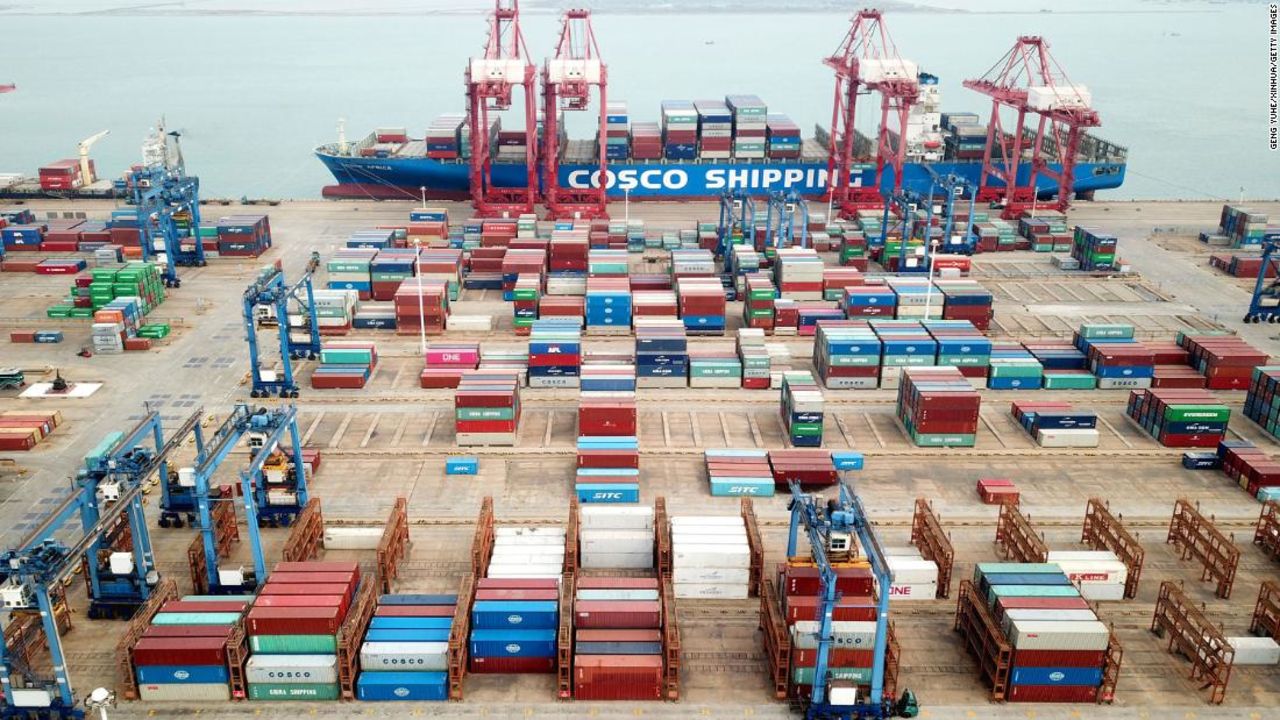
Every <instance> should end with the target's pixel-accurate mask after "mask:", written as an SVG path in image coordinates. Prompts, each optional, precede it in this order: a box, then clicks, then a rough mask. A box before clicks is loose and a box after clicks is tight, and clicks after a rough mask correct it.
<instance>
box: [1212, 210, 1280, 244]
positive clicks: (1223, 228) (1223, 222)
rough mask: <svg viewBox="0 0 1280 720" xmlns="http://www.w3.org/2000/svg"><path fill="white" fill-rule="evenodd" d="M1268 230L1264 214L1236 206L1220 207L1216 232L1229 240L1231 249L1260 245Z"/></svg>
mask: <svg viewBox="0 0 1280 720" xmlns="http://www.w3.org/2000/svg"><path fill="white" fill-rule="evenodd" d="M1268 230H1269V228H1268V227H1267V216H1266V214H1265V213H1260V212H1257V211H1255V210H1253V209H1251V208H1245V207H1240V206H1238V205H1223V206H1222V215H1221V216H1220V217H1219V219H1218V232H1219V233H1221V234H1223V235H1225V236H1227V237H1229V238H1231V247H1249V246H1256V245H1261V244H1262V239H1263V238H1264V237H1266V236H1267V234H1268Z"/></svg>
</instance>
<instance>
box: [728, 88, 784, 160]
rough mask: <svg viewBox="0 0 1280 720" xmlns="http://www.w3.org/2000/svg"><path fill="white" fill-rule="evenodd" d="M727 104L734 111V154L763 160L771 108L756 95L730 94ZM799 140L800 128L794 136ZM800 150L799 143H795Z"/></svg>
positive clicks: (737, 156) (744, 157)
mask: <svg viewBox="0 0 1280 720" xmlns="http://www.w3.org/2000/svg"><path fill="white" fill-rule="evenodd" d="M724 101H725V105H726V106H728V108H729V110H730V111H731V112H732V113H733V156H734V157H736V158H741V159H744V160H763V159H764V157H765V143H766V136H767V134H768V133H767V131H768V127H769V122H768V120H769V108H768V107H767V106H766V105H765V104H764V101H763V100H761V99H760V98H758V97H756V96H755V95H728V96H726V97H725V99H724ZM794 137H795V138H796V139H797V140H799V137H800V132H799V128H796V133H795V136H794ZM795 148H796V150H799V143H798V142H797V143H795Z"/></svg>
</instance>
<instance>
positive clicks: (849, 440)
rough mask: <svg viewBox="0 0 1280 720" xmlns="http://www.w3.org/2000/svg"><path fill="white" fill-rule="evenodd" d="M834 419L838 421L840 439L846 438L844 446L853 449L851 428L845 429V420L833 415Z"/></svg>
mask: <svg viewBox="0 0 1280 720" xmlns="http://www.w3.org/2000/svg"><path fill="white" fill-rule="evenodd" d="M832 417H834V418H835V419H836V427H837V428H839V430H840V437H842V438H844V444H845V445H847V446H848V447H853V438H851V437H849V428H847V427H845V425H844V418H842V417H840V416H839V415H835V414H832Z"/></svg>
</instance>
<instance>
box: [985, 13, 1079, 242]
mask: <svg viewBox="0 0 1280 720" xmlns="http://www.w3.org/2000/svg"><path fill="white" fill-rule="evenodd" d="M964 86H965V87H967V88H969V89H970V90H976V91H977V92H980V93H982V94H983V95H986V96H988V97H990V98H991V122H990V123H989V124H988V125H987V145H986V150H985V152H984V153H983V157H982V174H981V176H980V178H979V181H978V200H979V201H981V202H991V201H996V202H999V203H1000V204H1002V205H1003V206H1004V212H1003V213H1002V216H1003V217H1004V218H1005V219H1007V220H1011V219H1015V218H1017V217H1018V216H1019V215H1020V214H1021V213H1022V211H1023V210H1025V209H1028V208H1030V207H1031V206H1032V205H1033V204H1035V202H1036V193H1037V187H1036V182H1037V180H1038V178H1039V177H1040V176H1041V175H1043V176H1046V177H1049V178H1052V179H1053V180H1056V181H1057V183H1058V193H1057V199H1056V201H1055V202H1053V203H1050V204H1048V205H1047V207H1050V208H1053V209H1055V210H1058V211H1065V210H1066V209H1067V208H1068V207H1070V205H1071V193H1072V190H1073V188H1074V187H1075V166H1076V155H1077V154H1078V152H1079V149H1080V138H1081V135H1082V134H1083V133H1084V130H1085V128H1093V127H1099V126H1100V125H1101V124H1102V121H1101V119H1100V118H1099V117H1098V113H1097V111H1096V110H1094V109H1093V107H1092V98H1091V96H1090V94H1089V90H1088V88H1086V87H1085V86H1083V85H1074V84H1072V83H1071V81H1070V80H1069V79H1068V78H1067V74H1066V72H1064V71H1063V69H1062V67H1061V66H1060V65H1058V62H1057V60H1054V58H1053V55H1051V54H1050V53H1049V42H1048V41H1047V40H1045V39H1044V38H1042V37H1039V36H1034V35H1024V36H1021V37H1019V38H1018V41H1017V42H1016V43H1014V46H1013V49H1011V50H1010V51H1009V52H1007V53H1005V55H1004V57H1002V58H1000V60H999V61H997V62H996V64H995V65H993V66H992V67H991V69H990V70H988V71H987V73H986V74H985V75H983V76H982V77H980V78H978V79H976V80H965V81H964ZM1006 107H1007V108H1011V109H1012V110H1013V111H1014V112H1015V113H1016V114H1017V121H1016V123H1015V124H1014V125H1013V127H1012V128H1011V131H1010V132H1006V131H1005V130H1004V126H1003V124H1002V123H1001V120H1000V111H1001V109H1003V108H1006ZM1029 114H1030V115H1034V116H1037V117H1038V118H1039V119H1038V122H1037V124H1036V128H1035V131H1034V132H1032V131H1031V129H1030V128H1026V127H1025V122H1026V117H1027V115H1029ZM1028 142H1030V144H1031V146H1030V147H1029V148H1028V147H1027V143H1028ZM1046 146H1048V147H1046ZM1028 150H1029V151H1030V155H1031V168H1030V171H1029V172H1028V173H1026V176H1025V177H1023V173H1021V172H1020V171H1019V166H1020V165H1021V163H1022V159H1023V155H1024V153H1026V152H1027V151H1028ZM1051 155H1056V161H1057V163H1058V167H1059V169H1058V170H1054V169H1053V167H1052V166H1051V165H1050V164H1049V163H1050V156H1051Z"/></svg>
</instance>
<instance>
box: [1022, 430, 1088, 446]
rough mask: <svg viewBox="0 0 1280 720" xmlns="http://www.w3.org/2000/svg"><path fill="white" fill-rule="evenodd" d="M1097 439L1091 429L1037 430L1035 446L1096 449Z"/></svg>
mask: <svg viewBox="0 0 1280 720" xmlns="http://www.w3.org/2000/svg"><path fill="white" fill-rule="evenodd" d="M1099 437H1100V436H1099V435H1098V431H1097V430H1096V429H1093V428H1078V429H1066V430H1037V431H1036V444H1038V445H1039V446H1040V447H1046V448H1096V447H1098V441H1099Z"/></svg>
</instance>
